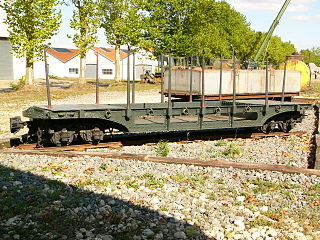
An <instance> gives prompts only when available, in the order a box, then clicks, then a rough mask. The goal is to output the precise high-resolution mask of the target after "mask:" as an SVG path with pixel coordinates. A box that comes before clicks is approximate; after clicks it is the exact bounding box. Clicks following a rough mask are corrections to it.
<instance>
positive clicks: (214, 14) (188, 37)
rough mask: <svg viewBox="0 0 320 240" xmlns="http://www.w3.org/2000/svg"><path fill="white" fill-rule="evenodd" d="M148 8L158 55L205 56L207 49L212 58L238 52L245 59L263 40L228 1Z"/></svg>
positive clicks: (157, 1)
mask: <svg viewBox="0 0 320 240" xmlns="http://www.w3.org/2000/svg"><path fill="white" fill-rule="evenodd" d="M144 9H145V10H146V11H147V14H146V18H147V21H146V22H149V23H150V24H149V28H148V29H147V31H148V33H149V35H150V39H151V40H152V42H153V45H152V48H153V49H154V50H155V53H156V54H159V53H168V52H171V53H173V54H175V55H178V56H186V55H190V54H192V55H201V54H202V52H203V50H205V54H206V56H207V57H208V58H212V57H219V56H220V54H223V55H224V56H226V57H231V54H232V50H233V49H235V50H237V52H239V53H240V54H239V57H240V58H241V59H242V58H245V57H246V56H248V55H250V54H251V52H252V45H256V44H257V41H259V39H258V40H257V39H256V38H255V36H256V35H255V34H254V32H253V31H252V30H251V29H250V27H249V23H248V22H247V21H246V19H245V17H244V16H243V15H242V14H240V13H239V12H237V11H235V10H234V9H233V8H232V7H231V6H230V5H229V4H228V3H227V2H225V1H221V2H216V1H214V0H196V1H195V0H186V1H184V0H168V1H162V0H150V1H146V3H145V7H144Z"/></svg>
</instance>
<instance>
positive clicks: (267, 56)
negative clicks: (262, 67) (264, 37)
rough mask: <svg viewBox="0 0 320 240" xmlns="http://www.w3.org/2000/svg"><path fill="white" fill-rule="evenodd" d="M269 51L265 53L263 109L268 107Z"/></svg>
mask: <svg viewBox="0 0 320 240" xmlns="http://www.w3.org/2000/svg"><path fill="white" fill-rule="evenodd" d="M268 100H269V53H268V52H267V55H266V91H265V111H267V110H268V108H269V101H268Z"/></svg>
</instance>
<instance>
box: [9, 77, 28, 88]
mask: <svg viewBox="0 0 320 240" xmlns="http://www.w3.org/2000/svg"><path fill="white" fill-rule="evenodd" d="M25 85H26V78H25V77H24V76H23V77H22V78H20V79H19V82H17V83H10V87H11V88H12V89H13V90H14V91H17V90H19V89H21V88H23V87H24V86H25Z"/></svg>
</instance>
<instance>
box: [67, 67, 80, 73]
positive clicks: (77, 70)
mask: <svg viewBox="0 0 320 240" xmlns="http://www.w3.org/2000/svg"><path fill="white" fill-rule="evenodd" d="M69 73H70V74H78V73H79V69H78V68H69Z"/></svg>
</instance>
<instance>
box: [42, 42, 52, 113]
mask: <svg viewBox="0 0 320 240" xmlns="http://www.w3.org/2000/svg"><path fill="white" fill-rule="evenodd" d="M43 53H44V64H45V73H46V87H47V98H48V108H52V105H51V91H50V82H49V69H48V61H47V49H46V48H45V49H44V51H43Z"/></svg>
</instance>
